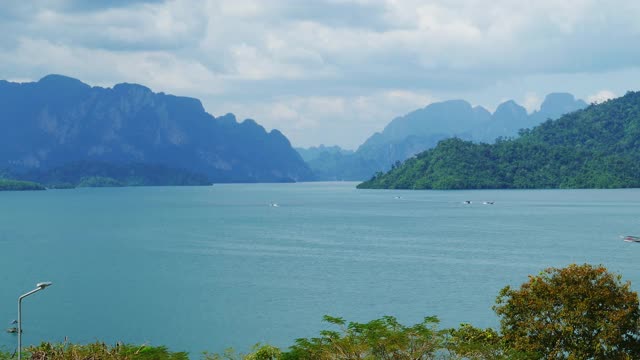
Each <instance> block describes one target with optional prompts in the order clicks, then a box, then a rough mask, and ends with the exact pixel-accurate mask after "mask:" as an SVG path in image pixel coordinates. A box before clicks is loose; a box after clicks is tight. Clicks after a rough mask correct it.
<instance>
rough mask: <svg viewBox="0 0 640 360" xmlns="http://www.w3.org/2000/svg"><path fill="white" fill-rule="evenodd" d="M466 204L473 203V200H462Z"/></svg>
mask: <svg viewBox="0 0 640 360" xmlns="http://www.w3.org/2000/svg"><path fill="white" fill-rule="evenodd" d="M462 203H463V204H465V205H471V200H465V201H464V202H462Z"/></svg>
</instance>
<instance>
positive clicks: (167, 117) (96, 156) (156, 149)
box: [0, 75, 313, 184]
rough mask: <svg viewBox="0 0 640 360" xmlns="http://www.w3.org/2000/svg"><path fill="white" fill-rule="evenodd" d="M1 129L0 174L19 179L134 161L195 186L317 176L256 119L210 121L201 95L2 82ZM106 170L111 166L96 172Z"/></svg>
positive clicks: (54, 81) (48, 79)
mask: <svg viewBox="0 0 640 360" xmlns="http://www.w3.org/2000/svg"><path fill="white" fill-rule="evenodd" d="M0 127H1V128H2V129H3V131H2V132H0V149H1V151H0V169H5V171H8V172H10V173H11V174H13V175H15V176H14V177H20V176H21V175H22V174H38V175H37V177H40V178H50V177H51V176H49V175H47V174H46V172H47V171H58V174H59V173H60V170H59V169H64V170H63V171H62V172H65V171H66V172H68V169H69V166H71V167H72V168H75V169H93V170H92V171H93V173H94V174H86V175H87V176H94V175H95V173H98V174H100V173H123V172H126V169H123V168H122V167H123V166H125V167H127V166H129V164H137V165H135V166H134V168H135V169H134V170H135V171H138V172H139V173H140V172H148V171H153V169H162V173H163V174H165V175H167V176H169V173H170V172H171V171H175V172H177V173H179V176H178V177H174V178H175V179H198V181H197V182H201V180H200V179H201V178H202V177H204V178H206V179H208V180H209V181H211V182H291V181H305V180H312V179H313V174H312V171H311V170H310V169H309V167H308V166H307V165H306V164H305V162H304V161H303V160H302V158H301V157H300V155H299V154H298V153H297V152H296V151H295V150H294V149H293V148H292V147H291V144H290V143H289V140H288V139H287V138H286V137H285V136H284V135H283V134H282V133H280V132H279V131H278V130H272V131H271V132H266V131H265V129H264V128H263V127H262V126H260V125H258V124H257V123H256V122H255V121H253V120H250V119H248V120H244V121H243V122H240V123H239V122H238V121H237V120H236V118H235V116H234V115H233V114H227V115H224V116H221V117H214V116H212V115H210V114H208V113H207V112H205V110H204V108H203V106H202V104H201V102H200V101H199V100H197V99H194V98H188V97H180V96H174V95H168V94H164V93H154V92H153V91H151V90H150V89H149V88H147V87H145V86H142V85H137V84H127V83H123V84H118V85H115V86H114V87H113V88H102V87H91V86H89V85H87V84H84V83H82V82H81V81H79V80H76V79H73V78H69V77H66V76H61V75H48V76H45V77H44V78H42V79H40V80H39V81H37V82H31V83H14V82H8V81H0ZM88 163H89V164H94V165H92V166H89V165H87V164H88ZM70 164H83V165H82V166H75V165H70ZM100 164H106V165H105V166H106V168H108V169H107V170H104V169H102V170H100V169H97V168H99V167H101V166H102V165H100ZM141 164H142V165H141ZM149 165H152V166H149ZM114 166H115V168H114ZM116 168H117V169H116ZM56 169H58V170H56ZM114 169H116V170H114ZM132 169H133V168H132ZM132 171H133V170H132ZM189 174H192V175H193V176H192V175H189ZM82 175H83V174H77V176H76V177H80V176H82ZM147 175H148V174H145V176H146V177H145V176H142V177H139V178H142V179H145V178H151V177H149V176H147ZM32 176H35V175H32ZM75 180H78V179H75ZM161 183H162V181H160V184H161Z"/></svg>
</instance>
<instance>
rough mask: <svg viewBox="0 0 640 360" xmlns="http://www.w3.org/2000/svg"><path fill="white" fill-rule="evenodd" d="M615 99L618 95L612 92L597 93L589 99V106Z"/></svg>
mask: <svg viewBox="0 0 640 360" xmlns="http://www.w3.org/2000/svg"><path fill="white" fill-rule="evenodd" d="M615 97H616V94H614V93H613V92H612V91H609V90H600V91H598V92H597V93H595V94H593V95H591V96H589V97H587V102H588V103H589V104H600V103H603V102H605V101H607V100H610V99H613V98H615Z"/></svg>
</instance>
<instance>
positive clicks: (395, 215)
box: [0, 183, 640, 358]
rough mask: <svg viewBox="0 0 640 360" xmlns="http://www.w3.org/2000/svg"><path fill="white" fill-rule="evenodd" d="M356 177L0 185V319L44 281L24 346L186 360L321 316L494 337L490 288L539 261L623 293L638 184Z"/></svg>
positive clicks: (314, 323)
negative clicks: (414, 183)
mask: <svg viewBox="0 0 640 360" xmlns="http://www.w3.org/2000/svg"><path fill="white" fill-rule="evenodd" d="M355 185H356V184H355V183H301V184H230V185H217V184H216V185H214V186H211V187H157V188H151V187H146V188H145V187H142V188H102V189H76V190H50V191H46V192H2V193H0V264H2V270H3V271H2V272H1V273H0V323H2V322H4V323H5V324H6V326H5V327H9V326H10V325H9V323H10V321H11V320H13V319H15V318H16V317H17V315H16V313H17V298H18V296H19V295H20V294H23V293H25V292H27V291H29V290H31V289H33V288H34V286H35V284H36V283H37V282H40V281H52V282H53V285H52V286H51V287H49V288H47V289H46V290H44V291H42V292H39V293H36V294H34V295H32V296H30V297H28V298H26V299H25V300H24V301H23V328H24V335H23V340H24V342H25V343H26V344H30V343H37V342H40V341H42V340H51V341H63V340H64V339H65V337H68V339H69V340H70V341H73V342H81V343H84V342H91V341H95V340H98V339H100V340H104V341H107V342H110V343H114V342H116V341H124V342H130V343H149V344H153V345H167V346H168V347H169V348H170V349H171V350H175V351H180V350H186V351H189V352H190V353H191V357H192V358H198V353H199V352H201V351H205V350H207V351H212V352H218V351H222V350H223V349H224V348H226V347H230V346H232V347H234V348H236V349H240V350H247V349H248V348H249V347H250V346H251V345H252V344H254V343H257V342H267V343H271V344H274V345H277V346H281V347H286V346H288V345H290V344H292V342H293V341H294V339H295V338H298V337H308V336H315V335H317V334H318V332H319V331H320V330H322V329H325V328H327V327H326V325H325V324H323V323H322V316H323V315H325V314H329V315H334V316H342V317H345V318H346V319H347V320H354V321H368V320H372V319H374V318H378V317H380V316H383V315H393V316H396V317H397V318H398V319H399V320H400V321H401V322H403V323H405V324H407V325H409V324H414V323H417V322H420V321H421V319H422V318H423V317H425V316H430V315H437V316H438V317H439V318H440V319H441V321H442V324H441V325H442V326H444V327H446V326H456V325H457V324H459V323H461V322H469V323H472V324H474V325H476V326H481V327H489V326H491V327H495V326H497V325H498V319H497V317H496V316H495V314H494V313H493V311H492V309H491V307H492V305H493V304H494V301H495V298H496V296H497V294H498V291H499V290H500V289H501V288H502V287H504V286H505V285H519V284H521V283H523V282H524V281H526V280H527V275H528V274H537V273H539V272H540V271H541V270H542V269H544V268H546V267H549V266H565V265H567V264H570V263H584V262H589V263H594V264H603V265H605V266H607V267H608V268H609V269H610V270H612V271H615V272H618V273H620V274H622V276H623V279H625V280H630V281H632V283H633V288H634V290H638V289H639V287H638V286H640V272H639V271H638V270H639V267H640V266H639V265H638V257H639V255H640V244H630V243H625V242H623V241H622V240H621V239H620V238H619V235H622V234H636V235H637V234H639V233H640V218H639V212H638V199H640V190H638V189H624V190H522V191H520V190H505V191H489V190H485V191H383V190H356V189H355ZM465 200H470V201H471V204H468V205H467V204H464V203H463V202H464V201H465ZM483 201H494V202H495V203H494V204H493V205H485V204H483ZM272 203H277V204H278V206H277V207H276V206H271V204H272ZM16 342H17V339H16V336H15V335H11V334H6V333H2V334H0V345H4V346H5V347H6V348H7V349H11V350H12V349H13V348H15V346H16Z"/></svg>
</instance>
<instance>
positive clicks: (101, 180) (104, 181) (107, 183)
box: [78, 176, 124, 187]
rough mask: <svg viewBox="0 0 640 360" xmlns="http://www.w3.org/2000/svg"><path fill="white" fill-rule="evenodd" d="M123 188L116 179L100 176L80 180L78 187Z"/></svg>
mask: <svg viewBox="0 0 640 360" xmlns="http://www.w3.org/2000/svg"><path fill="white" fill-rule="evenodd" d="M119 186H124V185H123V184H122V183H121V182H119V181H118V180H116V179H113V178H109V177H102V176H91V177H86V178H82V179H80V182H79V183H78V187H119Z"/></svg>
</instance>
